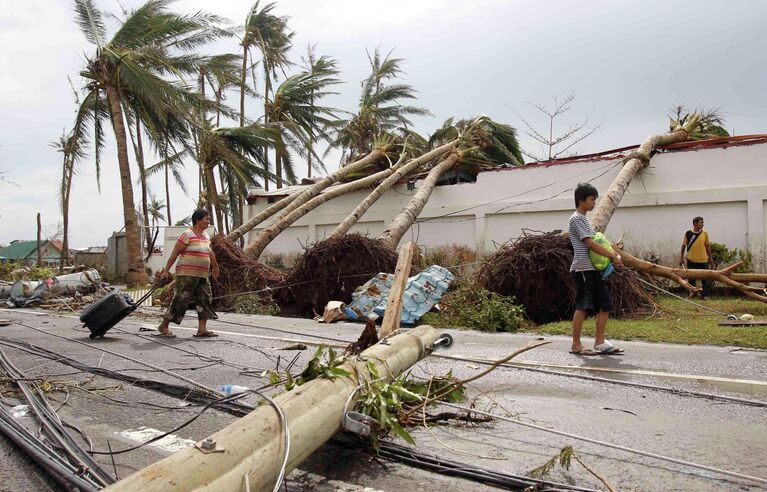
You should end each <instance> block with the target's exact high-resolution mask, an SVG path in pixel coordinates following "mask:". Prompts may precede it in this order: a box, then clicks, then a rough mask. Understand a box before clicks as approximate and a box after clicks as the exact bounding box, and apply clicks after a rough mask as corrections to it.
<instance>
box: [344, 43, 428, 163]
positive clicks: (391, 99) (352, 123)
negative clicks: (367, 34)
mask: <svg viewBox="0 0 767 492" xmlns="http://www.w3.org/2000/svg"><path fill="white" fill-rule="evenodd" d="M391 54H392V53H391V52H389V53H388V54H387V55H386V56H384V57H382V56H381V53H380V51H379V50H378V48H376V50H375V51H374V53H373V55H372V56H371V55H370V53H369V52H368V60H369V62H370V75H369V76H368V77H367V79H365V80H364V81H363V82H362V93H361V95H360V102H359V107H358V109H357V112H356V114H354V115H352V116H351V118H349V119H347V120H342V121H339V122H338V124H337V125H336V130H335V132H334V136H333V141H332V145H333V147H336V148H339V149H341V151H342V154H343V156H342V160H343V161H345V162H350V161H353V160H356V159H358V157H357V156H359V155H364V154H368V153H369V152H371V151H372V150H373V142H374V141H375V139H376V138H377V137H378V136H379V135H381V134H384V133H394V132H395V131H396V130H398V129H400V128H402V127H404V128H407V127H410V126H412V122H411V120H410V118H411V117H412V116H428V115H431V113H430V112H429V111H428V110H427V109H424V108H420V107H417V106H408V105H405V104H402V102H403V101H407V100H412V99H416V90H415V89H414V88H413V87H412V86H410V85H407V84H397V83H392V81H393V80H394V79H396V78H397V77H398V76H399V75H401V74H402V69H401V68H400V66H401V64H402V62H403V61H404V60H403V59H402V58H392V57H391Z"/></svg>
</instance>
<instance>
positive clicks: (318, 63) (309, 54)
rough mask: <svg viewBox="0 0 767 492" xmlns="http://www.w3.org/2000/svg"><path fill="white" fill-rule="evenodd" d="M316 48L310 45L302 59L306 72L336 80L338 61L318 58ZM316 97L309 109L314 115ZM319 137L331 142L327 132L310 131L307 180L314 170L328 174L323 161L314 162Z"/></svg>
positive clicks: (322, 57) (307, 150)
mask: <svg viewBox="0 0 767 492" xmlns="http://www.w3.org/2000/svg"><path fill="white" fill-rule="evenodd" d="M315 47H316V45H313V44H310V45H309V46H308V47H307V49H306V56H305V57H302V58H301V60H302V61H303V62H304V71H305V72H307V73H309V74H311V75H312V76H320V75H321V76H325V77H330V78H333V79H335V78H336V77H337V76H338V74H339V73H340V70H339V69H338V63H337V62H336V60H334V59H333V58H330V57H328V56H320V57H319V58H318V57H317V54H316V53H315V51H314V50H315ZM339 83H340V81H339ZM316 97H317V94H314V93H312V94H310V98H309V108H310V111H311V112H312V113H314V112H315V106H314V104H315V99H316ZM324 130H326V129H324ZM318 136H319V137H320V139H321V140H326V141H329V139H330V137H329V135H328V134H327V133H326V132H325V131H323V132H322V133H321V134H319V135H315V132H314V131H309V141H308V142H307V143H306V151H305V154H306V177H307V178H311V177H312V169H315V170H316V171H317V172H318V173H322V172H327V169H326V168H325V164H324V163H323V162H322V160H321V159H317V161H316V163H315V162H314V160H313V157H314V156H315V151H314V144H315V142H316V139H317V137H318Z"/></svg>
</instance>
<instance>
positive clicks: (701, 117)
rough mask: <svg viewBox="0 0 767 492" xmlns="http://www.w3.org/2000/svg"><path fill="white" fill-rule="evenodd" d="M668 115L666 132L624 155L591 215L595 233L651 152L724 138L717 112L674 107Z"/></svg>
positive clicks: (604, 223)
mask: <svg viewBox="0 0 767 492" xmlns="http://www.w3.org/2000/svg"><path fill="white" fill-rule="evenodd" d="M668 116H669V132H668V133H663V134H660V135H653V136H650V137H648V138H647V139H646V140H645V141H644V142H642V145H640V146H639V147H638V148H637V149H636V150H634V151H633V152H631V153H630V154H629V155H628V156H626V158H625V159H624V160H625V163H624V164H623V167H622V168H621V170H620V172H619V173H618V175H617V176H615V179H613V182H612V183H611V184H610V187H609V188H608V189H607V191H606V192H605V194H604V196H603V197H602V198H601V199H600V200H599V203H598V204H597V206H596V208H594V212H593V213H592V215H591V225H592V227H594V230H595V231H598V232H604V231H605V230H606V229H607V225H608V224H609V222H610V219H611V218H612V216H613V214H614V213H615V209H616V208H618V204H620V202H621V200H622V199H623V195H624V194H625V193H626V190H627V189H628V187H629V185H630V184H631V180H632V179H634V176H636V175H637V173H639V171H641V170H642V169H644V168H645V167H647V166H648V165H649V164H650V158H651V157H652V155H653V154H654V152H655V149H656V148H658V147H659V146H662V145H671V144H673V143H677V142H684V141H686V140H700V139H703V138H710V137H719V136H728V135H729V133H727V130H725V129H724V118H723V117H722V116H721V115H720V114H719V113H718V112H717V111H715V110H714V111H709V110H705V109H701V110H697V111H695V112H692V113H691V112H688V111H687V110H685V109H684V107H683V106H677V107H676V108H674V114H672V115H668Z"/></svg>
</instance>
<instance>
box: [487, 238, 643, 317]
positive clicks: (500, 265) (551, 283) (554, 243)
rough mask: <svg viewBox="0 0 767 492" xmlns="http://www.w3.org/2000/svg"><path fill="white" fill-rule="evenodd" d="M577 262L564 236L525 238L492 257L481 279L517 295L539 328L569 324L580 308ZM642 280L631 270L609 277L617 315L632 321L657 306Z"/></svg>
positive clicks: (494, 289)
mask: <svg viewBox="0 0 767 492" xmlns="http://www.w3.org/2000/svg"><path fill="white" fill-rule="evenodd" d="M572 261H573V249H572V245H571V244H570V240H569V239H568V238H567V237H566V236H563V235H562V234H561V233H559V232H549V233H544V234H530V233H525V235H523V236H522V237H521V238H519V239H518V240H517V241H516V242H515V243H513V244H511V245H509V246H505V247H503V248H500V249H499V250H498V251H496V252H495V253H493V254H492V255H490V256H489V257H488V258H487V261H486V262H485V264H484V265H482V267H481V268H480V270H479V272H478V274H477V279H478V282H479V283H480V284H481V285H482V286H483V287H484V288H486V289H487V290H489V291H490V292H495V293H496V294H500V295H504V296H514V297H515V298H516V299H517V301H518V302H520V303H521V304H522V305H523V306H525V313H526V314H527V316H528V317H529V318H530V319H531V320H532V321H534V322H535V323H539V324H541V323H549V322H552V321H560V320H566V319H570V318H571V317H572V314H573V309H574V308H575V282H574V281H573V279H572V274H571V273H570V265H571V263H572ZM638 278H639V277H638V274H637V273H636V272H635V271H633V270H631V269H629V268H622V269H620V270H616V271H615V272H614V273H613V274H612V275H610V276H609V277H608V284H609V286H610V291H611V293H612V299H613V304H614V305H615V309H614V311H613V314H614V316H616V317H626V316H629V315H631V314H635V313H639V312H643V311H646V310H649V309H652V307H653V306H654V305H655V302H654V298H653V296H652V294H651V293H650V292H649V291H648V290H646V289H645V288H644V287H643V286H642V283H641V282H639V280H638Z"/></svg>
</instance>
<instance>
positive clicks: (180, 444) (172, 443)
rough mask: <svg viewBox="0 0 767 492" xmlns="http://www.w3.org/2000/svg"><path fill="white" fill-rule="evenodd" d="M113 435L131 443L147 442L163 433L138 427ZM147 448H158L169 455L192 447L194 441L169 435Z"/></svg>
mask: <svg viewBox="0 0 767 492" xmlns="http://www.w3.org/2000/svg"><path fill="white" fill-rule="evenodd" d="M115 434H117V435H119V436H122V437H124V438H126V439H130V440H131V441H136V442H147V441H149V440H150V439H154V438H155V437H157V436H161V435H163V434H165V433H164V432H163V431H161V430H157V429H152V428H151V427H139V428H138V429H128V430H124V431H122V432H115ZM147 446H152V447H155V448H159V449H162V450H163V451H168V452H170V453H175V452H176V451H181V450H183V449H187V448H191V447H192V446H194V441H193V440H191V439H184V438H181V437H178V436H176V435H173V434H169V435H167V436H165V437H163V438H162V439H158V440H157V441H155V442H153V443H151V444H148V445H147Z"/></svg>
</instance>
